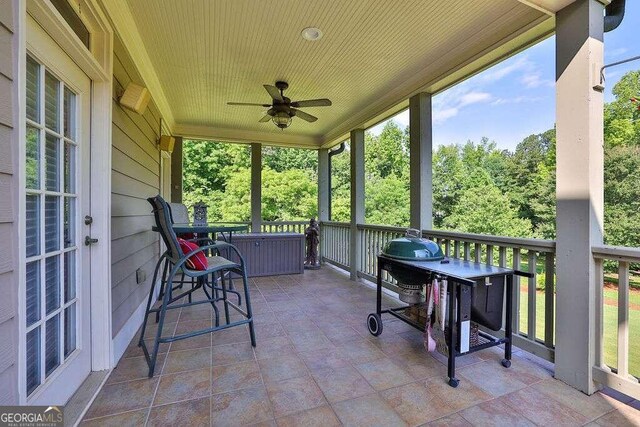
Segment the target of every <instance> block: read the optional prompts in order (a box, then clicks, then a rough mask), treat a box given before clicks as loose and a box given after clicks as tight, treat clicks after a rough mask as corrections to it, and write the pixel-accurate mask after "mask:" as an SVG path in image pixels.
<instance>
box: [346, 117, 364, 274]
mask: <svg viewBox="0 0 640 427" xmlns="http://www.w3.org/2000/svg"><path fill="white" fill-rule="evenodd" d="M350 145H351V245H350V247H349V266H350V269H351V280H357V279H358V270H359V269H360V259H361V256H360V254H361V253H362V246H361V244H360V233H358V227H357V225H358V224H362V223H364V129H355V130H352V131H351V143H350Z"/></svg>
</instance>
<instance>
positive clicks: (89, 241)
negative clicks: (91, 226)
mask: <svg viewBox="0 0 640 427" xmlns="http://www.w3.org/2000/svg"><path fill="white" fill-rule="evenodd" d="M94 243H98V239H92V238H91V236H86V237H85V238H84V244H85V246H91V245H93V244H94Z"/></svg>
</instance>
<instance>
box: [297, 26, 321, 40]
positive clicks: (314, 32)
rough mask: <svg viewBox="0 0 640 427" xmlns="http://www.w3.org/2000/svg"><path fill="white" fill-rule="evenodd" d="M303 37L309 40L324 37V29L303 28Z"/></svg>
mask: <svg viewBox="0 0 640 427" xmlns="http://www.w3.org/2000/svg"><path fill="white" fill-rule="evenodd" d="M301 34H302V38H303V39H305V40H309V41H312V42H313V41H316V40H320V39H321V38H322V31H320V29H319V28H315V27H307V28H305V29H304V30H302V33H301Z"/></svg>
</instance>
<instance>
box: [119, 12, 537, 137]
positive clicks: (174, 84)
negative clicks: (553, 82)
mask: <svg viewBox="0 0 640 427" xmlns="http://www.w3.org/2000/svg"><path fill="white" fill-rule="evenodd" d="M127 2H128V6H129V9H130V12H131V14H132V16H133V19H134V21H135V23H136V26H137V30H138V32H139V34H140V36H141V38H142V40H143V42H144V47H145V48H146V51H147V53H148V55H149V58H150V59H151V62H152V64H153V68H154V69H155V73H156V75H157V77H158V80H159V82H160V84H161V86H162V90H163V92H164V95H165V96H166V99H167V101H168V104H169V105H170V108H171V111H172V113H173V116H174V119H175V123H176V129H177V130H178V131H180V130H182V131H183V132H185V133H187V134H190V135H191V136H194V135H198V134H200V136H207V135H209V136H219V137H220V138H222V139H236V140H256V141H273V140H274V138H276V139H277V138H278V137H279V136H283V137H286V138H287V140H288V141H294V140H295V138H299V140H300V141H301V145H308V146H309V145H320V144H322V143H324V142H326V141H328V140H330V139H332V138H336V137H338V136H340V135H342V134H344V133H345V132H348V130H349V128H350V126H358V125H362V123H364V122H366V121H367V120H369V119H370V118H371V117H373V116H374V115H376V114H380V113H381V112H383V111H384V109H385V108H389V107H390V106H392V105H393V104H394V103H395V104H397V103H399V102H401V101H402V100H403V99H406V97H407V96H408V95H411V94H412V93H413V92H415V90H416V89H418V88H419V89H420V90H430V91H437V90H440V89H442V87H443V85H444V83H442V81H444V80H442V78H443V77H444V76H446V75H447V74H448V73H450V72H451V71H452V70H456V69H457V68H459V67H461V66H463V65H465V64H466V63H468V62H469V61H471V60H472V59H473V58H475V57H477V56H478V55H481V54H484V53H486V52H487V50H488V49H492V48H494V47H496V46H497V45H499V44H501V43H505V41H508V40H510V39H511V38H513V37H515V36H516V35H518V34H521V33H522V32H524V31H525V30H526V29H529V28H532V27H533V26H535V25H539V24H540V23H541V22H542V21H544V20H545V19H548V18H549V16H548V15H545V14H544V13H543V12H541V11H539V10H537V9H535V8H533V7H530V6H528V5H526V4H524V3H522V2H520V1H518V0H448V1H435V0H398V1H389V0H366V1H365V0H348V1H347V0H317V1H311V0H215V1H210V0H199V1H197V0H172V1H167V0H127ZM309 26H313V27H318V28H320V29H321V30H322V31H323V32H324V36H323V38H322V39H321V40H319V41H315V42H309V41H306V40H304V39H303V38H302V37H301V36H300V31H301V30H302V29H303V28H305V27H309ZM276 80H285V81H287V82H288V83H289V85H290V88H289V90H288V91H287V92H286V95H287V96H288V97H290V98H291V99H292V100H299V99H309V98H324V97H326V98H330V99H331V100H332V101H333V106H332V107H322V108H318V107H316V108H305V109H304V111H306V112H308V113H310V114H313V115H316V116H317V117H318V118H319V120H318V121H317V122H315V123H307V122H305V121H302V120H300V119H298V118H294V119H293V123H292V125H291V126H290V127H289V128H288V129H285V130H284V131H281V130H279V129H277V128H276V127H275V126H274V125H273V124H272V123H271V122H268V123H258V119H260V118H261V117H262V115H263V114H264V112H265V109H263V108H260V107H233V106H228V105H226V102H227V101H239V102H260V103H263V102H264V103H268V101H269V97H268V94H267V93H266V91H265V90H264V89H263V87H262V85H263V84H274V82H275V81H276ZM225 135H229V136H228V137H227V136H225ZM232 135H237V137H234V136H232Z"/></svg>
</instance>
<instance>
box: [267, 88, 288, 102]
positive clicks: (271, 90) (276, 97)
mask: <svg viewBox="0 0 640 427" xmlns="http://www.w3.org/2000/svg"><path fill="white" fill-rule="evenodd" d="M264 88H265V89H266V90H267V92H269V95H271V98H273V99H274V101H280V102H284V99H283V98H282V94H281V93H280V90H279V89H278V88H277V87H275V86H272V85H264Z"/></svg>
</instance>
